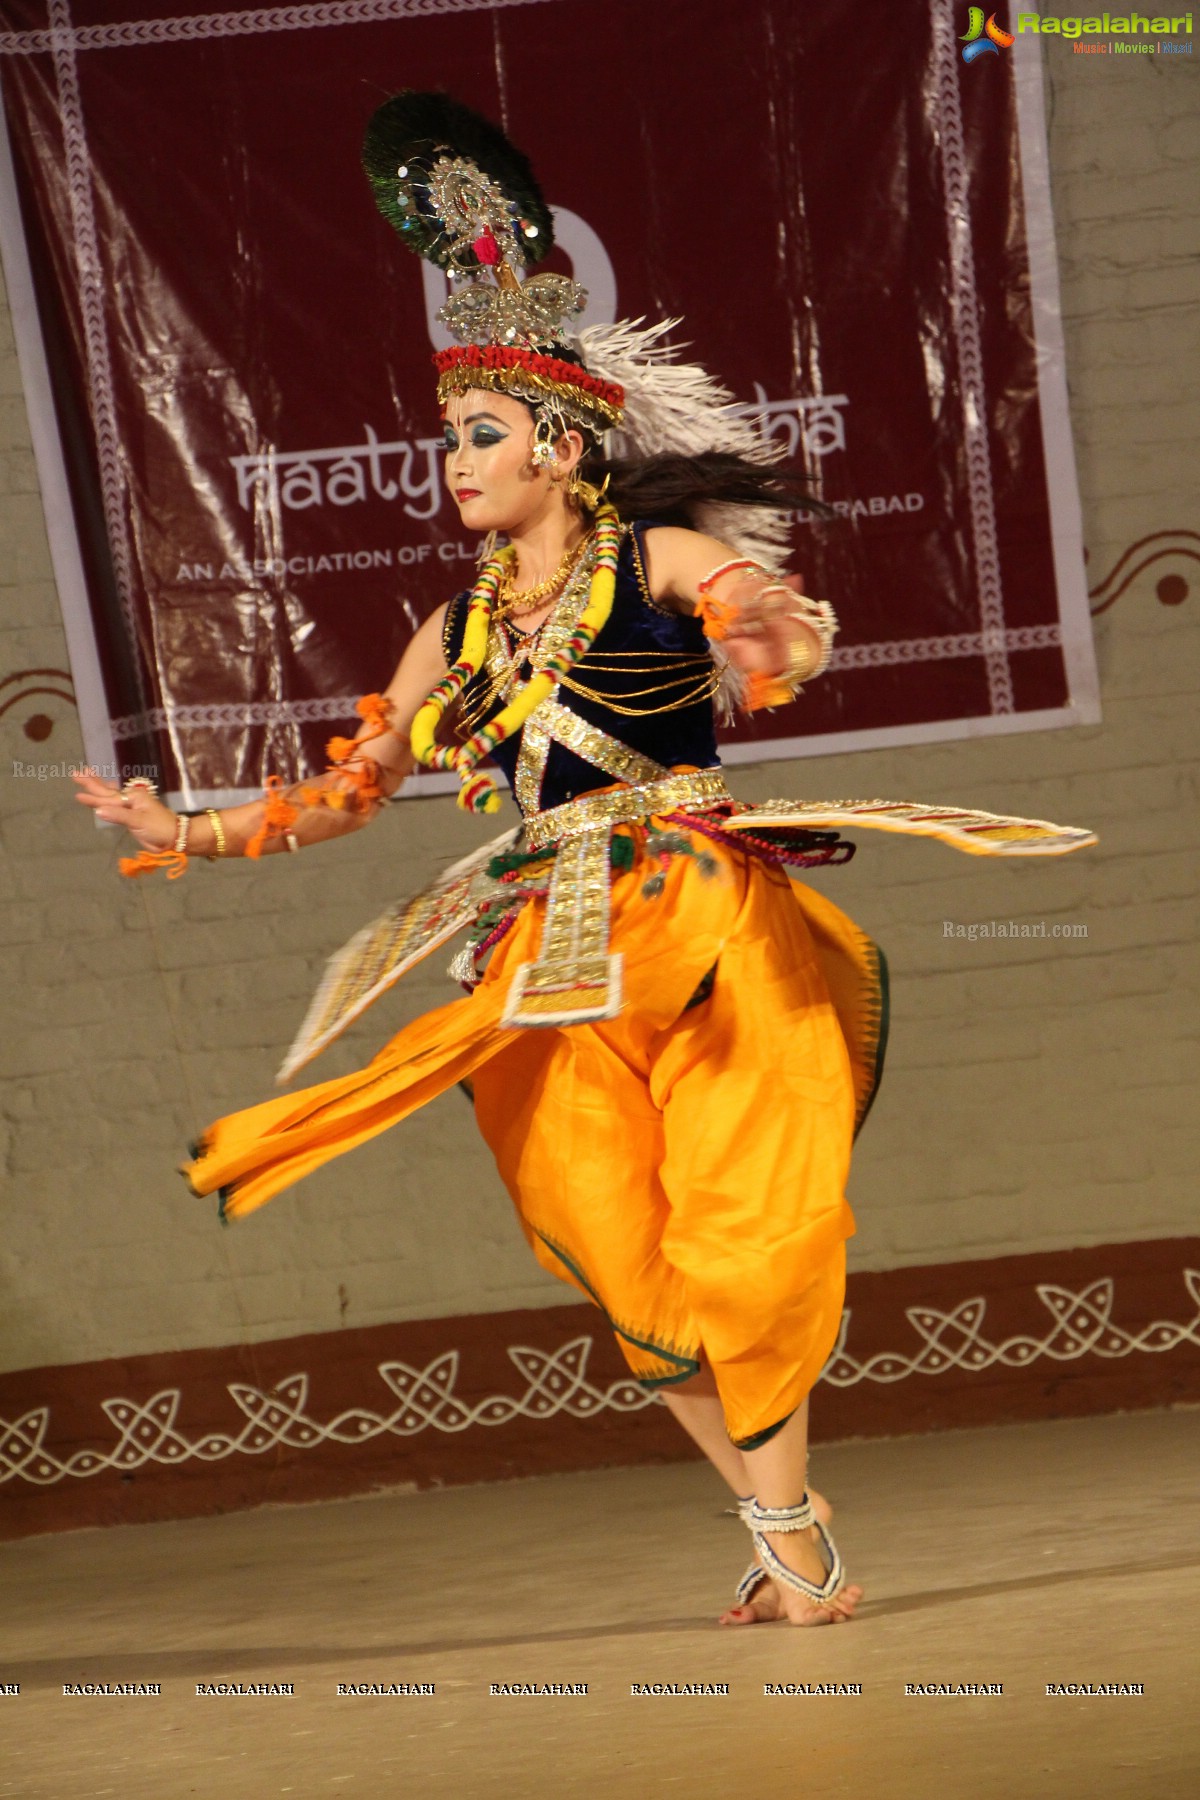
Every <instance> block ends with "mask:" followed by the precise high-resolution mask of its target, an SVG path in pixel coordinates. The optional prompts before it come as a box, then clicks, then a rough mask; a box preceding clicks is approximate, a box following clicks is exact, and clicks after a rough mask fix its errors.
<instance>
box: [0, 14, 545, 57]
mask: <svg viewBox="0 0 1200 1800" xmlns="http://www.w3.org/2000/svg"><path fill="white" fill-rule="evenodd" d="M550 4H553V0H329V3H326V4H321V5H315V6H265V7H259V8H255V9H252V10H247V11H245V12H219V13H189V14H187V15H186V16H185V17H184V18H179V19H129V20H124V21H122V22H120V23H118V24H115V25H67V26H65V27H64V26H55V25H54V24H53V14H52V15H51V20H52V23H51V29H50V30H49V31H4V32H0V56H37V55H40V54H41V53H43V52H44V51H47V50H58V49H59V48H62V49H64V50H68V51H71V52H75V51H78V50H127V49H129V48H130V47H131V46H133V45H138V44H182V43H191V42H194V41H195V40H196V39H197V38H211V37H252V36H256V35H258V34H260V33H262V32H264V31H266V32H275V31H316V30H320V29H322V28H324V27H326V26H329V25H370V24H374V23H376V22H379V21H382V20H386V19H426V18H433V17H435V16H437V15H438V14H440V13H465V12H480V11H486V12H496V11H497V10H499V8H500V7H507V6H536V5H543V6H544V5H550Z"/></svg>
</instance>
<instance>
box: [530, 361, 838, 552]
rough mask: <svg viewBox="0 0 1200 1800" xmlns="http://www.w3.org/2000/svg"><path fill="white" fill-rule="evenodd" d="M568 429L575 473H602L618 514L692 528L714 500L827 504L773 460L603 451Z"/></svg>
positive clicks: (818, 508)
mask: <svg viewBox="0 0 1200 1800" xmlns="http://www.w3.org/2000/svg"><path fill="white" fill-rule="evenodd" d="M550 353H551V354H552V355H554V356H556V357H557V358H558V359H559V360H560V361H561V362H571V363H575V364H576V365H577V366H578V367H579V368H583V367H584V366H585V365H584V361H583V358H582V357H581V356H580V355H579V353H578V351H577V350H575V349H574V348H573V346H571V345H569V344H554V345H553V346H552V347H550ZM525 405H526V406H527V407H528V408H529V410H530V412H531V413H532V414H533V416H534V418H535V419H536V418H538V417H540V416H541V414H540V407H539V404H538V403H537V402H534V401H529V400H527V401H525ZM574 429H575V430H579V431H582V435H583V455H582V456H581V457H580V459H579V465H578V466H579V474H580V476H581V477H582V479H583V480H584V481H590V482H591V483H592V484H593V486H595V487H602V486H603V485H604V481H605V478H606V477H607V479H608V491H607V493H606V494H605V496H604V497H605V499H606V500H608V501H610V502H611V504H612V505H613V506H615V507H616V509H617V512H618V513H619V514H620V516H621V518H622V519H653V520H654V521H655V522H656V523H657V524H660V525H682V526H684V527H686V528H687V529H688V530H695V529H696V515H697V511H698V509H699V508H700V507H703V506H708V505H712V504H713V503H714V502H725V503H727V504H732V505H736V506H761V507H765V508H768V509H770V510H771V511H779V512H808V513H816V514H820V515H827V514H828V513H829V512H830V510H831V509H830V508H829V507H828V506H826V505H825V503H824V502H823V501H821V500H817V499H815V498H814V497H813V495H812V494H810V493H809V491H808V488H807V486H806V485H805V481H804V478H803V476H802V475H801V474H800V473H799V472H798V471H797V470H795V469H789V468H787V467H786V466H782V467H781V466H780V464H778V463H758V462H751V461H750V459H749V457H746V456H738V455H737V454H735V453H734V452H732V451H728V450H704V451H700V452H699V453H698V454H697V455H695V456H680V455H674V454H665V455H658V456H630V457H606V456H605V454H604V451H603V449H602V448H601V446H600V443H599V441H598V440H597V438H596V437H595V435H594V434H593V433H592V432H590V431H588V430H587V429H586V428H583V427H580V426H575V427H574Z"/></svg>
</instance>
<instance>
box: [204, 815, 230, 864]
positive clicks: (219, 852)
mask: <svg viewBox="0 0 1200 1800" xmlns="http://www.w3.org/2000/svg"><path fill="white" fill-rule="evenodd" d="M204 816H205V818H206V819H208V820H209V821H210V822H211V824H212V828H213V836H214V838H215V839H216V840H217V847H216V850H215V851H214V852H213V854H212V855H211V856H210V857H209V859H208V860H209V862H215V861H216V859H217V857H218V856H224V854H225V827H224V825H222V823H221V815H220V813H219V812H218V811H217V809H216V807H215V806H206V807H205V809H204Z"/></svg>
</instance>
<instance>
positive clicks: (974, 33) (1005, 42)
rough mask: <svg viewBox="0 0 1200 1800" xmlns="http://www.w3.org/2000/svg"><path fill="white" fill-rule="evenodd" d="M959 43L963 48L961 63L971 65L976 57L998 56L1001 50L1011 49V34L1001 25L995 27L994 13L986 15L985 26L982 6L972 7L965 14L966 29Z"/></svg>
mask: <svg viewBox="0 0 1200 1800" xmlns="http://www.w3.org/2000/svg"><path fill="white" fill-rule="evenodd" d="M959 42H960V43H961V45H962V47H963V61H964V62H965V63H973V62H974V61H975V58H976V57H977V56H999V54H1000V52H1001V50H1008V49H1011V47H1012V44H1013V34H1012V32H1011V31H1005V29H1004V27H1003V25H997V23H996V15H995V13H989V14H988V18H987V23H986V24H985V23H984V18H983V8H982V6H973V7H971V9H970V11H969V13H968V14H967V29H966V30H965V31H964V32H963V34H962V37H961V38H960V39H959Z"/></svg>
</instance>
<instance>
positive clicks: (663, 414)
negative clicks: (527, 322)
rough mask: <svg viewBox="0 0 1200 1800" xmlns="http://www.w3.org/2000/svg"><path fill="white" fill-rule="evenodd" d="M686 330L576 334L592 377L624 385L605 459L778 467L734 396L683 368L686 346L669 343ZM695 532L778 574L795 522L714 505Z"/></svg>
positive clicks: (629, 328)
mask: <svg viewBox="0 0 1200 1800" xmlns="http://www.w3.org/2000/svg"><path fill="white" fill-rule="evenodd" d="M681 322H682V321H681V320H679V319H661V320H660V321H659V322H658V323H657V324H654V325H647V324H646V323H645V322H644V320H642V319H640V318H639V319H618V320H617V321H616V322H615V323H614V324H612V325H588V326H585V327H584V329H583V330H582V331H581V332H580V333H579V334H578V337H577V339H576V342H577V343H578V346H579V352H580V355H581V356H582V357H583V360H584V364H585V366H586V367H587V369H588V371H589V373H591V374H593V375H598V376H599V377H600V378H601V380H603V381H616V382H619V383H620V385H621V386H622V387H623V388H624V390H625V418H624V421H623V423H622V426H621V429H620V431H619V432H608V433H607V434H606V436H605V446H604V447H605V450H606V452H608V453H609V454H613V455H619V454H621V453H622V452H623V451H626V452H628V451H632V452H633V454H634V455H637V456H662V455H677V456H699V455H702V454H703V453H704V452H705V451H706V450H723V451H726V452H729V453H731V454H733V455H737V456H744V457H745V458H746V459H747V461H748V462H755V463H763V464H768V463H773V462H777V461H778V460H779V457H780V456H781V455H782V454H783V452H782V448H781V446H779V445H778V444H775V443H772V442H771V441H770V440H769V439H767V438H765V437H764V436H763V434H762V432H761V431H760V430H759V428H758V426H757V425H756V423H755V420H754V418H753V417H752V416H749V417H748V416H747V415H746V414H745V413H743V412H741V410H740V409H739V408H738V407H737V402H736V400H735V398H734V396H733V394H731V393H730V391H729V389H728V388H726V387H723V386H722V385H721V383H720V382H719V381H716V380H714V379H713V377H712V376H711V375H710V374H709V373H708V372H707V370H705V369H703V368H701V366H700V364H699V363H681V362H679V361H678V357H679V352H680V348H681V346H679V345H676V344H670V343H667V342H666V341H665V340H666V337H667V334H668V333H669V332H671V331H673V330H674V329H675V327H676V326H677V325H679V324H680V323H681ZM695 525H696V529H697V530H698V531H704V532H707V533H708V535H709V536H710V537H715V538H720V539H721V541H722V542H723V543H726V544H730V545H732V547H733V548H734V549H735V550H736V551H737V552H738V553H739V555H741V556H749V557H753V559H754V560H755V562H760V563H762V564H763V565H764V567H766V568H768V569H778V568H779V566H780V564H781V562H782V561H783V560H784V559H785V558H786V554H787V550H788V546H789V543H790V535H791V525H792V518H791V514H790V513H789V512H787V511H786V510H782V509H780V510H776V509H774V508H772V507H767V506H739V505H737V504H734V503H729V502H725V501H713V502H710V503H708V504H706V505H704V506H699V507H697V508H696V509H695Z"/></svg>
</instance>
